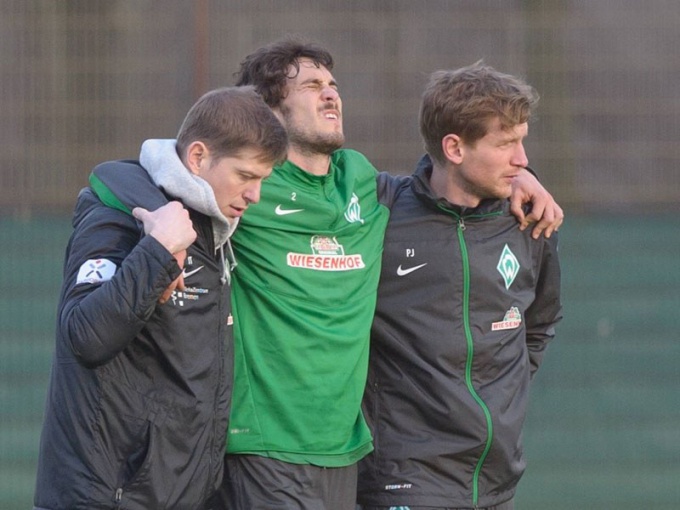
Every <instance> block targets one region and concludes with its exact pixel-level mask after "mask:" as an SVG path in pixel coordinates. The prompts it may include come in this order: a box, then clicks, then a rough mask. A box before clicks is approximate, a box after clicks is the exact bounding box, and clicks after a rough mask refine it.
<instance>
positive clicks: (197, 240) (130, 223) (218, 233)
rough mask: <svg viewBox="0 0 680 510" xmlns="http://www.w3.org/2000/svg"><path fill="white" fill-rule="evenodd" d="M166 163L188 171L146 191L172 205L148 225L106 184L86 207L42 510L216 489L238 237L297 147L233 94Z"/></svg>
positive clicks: (195, 111) (219, 94)
mask: <svg viewBox="0 0 680 510" xmlns="http://www.w3.org/2000/svg"><path fill="white" fill-rule="evenodd" d="M171 150H172V151H173V152H174V151H175V150H176V151H177V155H179V156H180V159H181V161H180V160H177V158H176V157H175V158H174V160H177V161H180V163H179V164H177V165H175V166H172V167H170V166H168V167H165V168H164V171H163V172H162V173H160V174H156V175H151V176H150V177H151V179H152V180H153V182H154V183H155V184H156V185H157V186H158V187H159V188H160V189H162V190H163V192H164V193H165V197H164V198H165V200H163V202H164V203H165V202H166V201H167V200H171V201H170V202H169V203H167V204H165V205H163V204H160V203H158V204H157V205H162V206H161V207H160V208H158V209H156V210H154V211H153V212H149V211H148V210H147V209H142V208H135V209H134V210H133V211H129V210H127V209H126V207H125V206H124V205H123V204H122V203H119V209H120V210H117V209H115V208H111V207H107V206H105V205H104V204H103V203H102V202H101V201H100V199H99V198H98V197H97V195H96V194H95V193H94V192H93V189H92V188H95V189H96V188H97V187H98V186H99V184H100V183H98V182H97V181H96V179H95V180H93V181H92V188H86V189H84V190H82V191H81V193H80V195H79V197H78V202H77V204H76V208H75V215H74V219H73V227H74V231H73V234H72V236H71V239H70V241H69V244H68V247H67V250H66V261H65V264H64V281H63V285H62V290H61V297H60V302H59V308H58V326H57V339H56V352H55V355H54V360H53V364H52V374H51V380H50V387H49V391H48V396H47V403H46V410H45V422H44V426H43V432H42V437H41V443H40V457H39V460H38V474H37V483H36V492H35V500H34V505H35V506H34V509H49V510H58V509H104V508H125V509H131V510H142V509H144V510H149V509H154V510H159V509H163V508H172V509H174V510H178V509H186V510H195V509H197V508H203V507H204V505H205V502H206V500H207V499H208V498H209V497H210V496H211V495H212V494H213V492H214V491H215V489H216V488H217V487H218V486H219V483H220V481H221V477H222V471H223V467H222V464H223V463H222V458H223V455H224V443H225V438H226V431H227V421H228V416H229V402H230V395H231V379H232V365H233V360H232V356H233V354H232V322H233V321H232V320H230V318H231V313H230V311H231V303H230V289H229V280H230V269H231V266H232V265H233V264H234V261H233V259H232V258H231V257H230V256H229V253H230V251H231V250H230V245H229V237H230V236H231V234H232V232H233V231H234V229H235V228H236V225H237V223H238V219H239V217H240V216H241V215H242V214H243V212H244V211H245V209H246V208H247V207H248V205H249V204H250V203H254V202H257V201H258V200H259V193H260V185H261V183H262V180H263V179H264V178H265V177H267V176H268V175H269V174H270V173H271V170H272V167H273V166H274V165H275V164H276V163H278V162H280V161H281V160H283V159H285V156H286V151H287V135H286V132H285V130H284V129H283V127H282V125H281V124H280V122H279V121H278V120H277V119H276V117H275V116H274V114H273V112H272V111H271V109H270V108H269V107H268V106H267V105H266V104H265V103H264V101H263V100H262V99H261V97H260V96H259V95H257V94H256V93H255V91H254V90H253V89H252V88H250V87H240V88H225V89H218V90H215V91H212V92H209V93H207V94H206V95H204V96H203V97H202V98H201V99H199V100H198V102H197V103H196V104H195V105H194V106H193V107H192V108H191V110H190V111H189V113H188V114H187V116H186V118H185V120H184V123H183V124H182V127H181V128H180V131H179V134H178V137H177V146H176V148H175V146H174V145H173V146H172V148H171ZM104 165H109V166H114V167H118V168H120V169H123V168H125V167H130V166H134V167H138V166H139V163H138V162H137V161H117V162H109V163H105V164H104ZM129 173H130V174H133V172H129ZM127 185H128V186H136V183H135V182H134V181H132V180H130V182H128V184H127ZM140 190H143V188H140ZM145 204H149V202H148V201H146V202H145ZM149 209H153V208H151V207H150V208H149ZM182 266H183V267H182ZM172 282H174V285H179V286H178V287H177V288H171V291H170V292H166V289H167V288H168V286H169V285H171V283H172Z"/></svg>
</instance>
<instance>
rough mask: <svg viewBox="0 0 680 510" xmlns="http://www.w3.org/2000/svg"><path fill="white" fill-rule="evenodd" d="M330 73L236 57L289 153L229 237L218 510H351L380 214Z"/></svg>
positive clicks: (301, 64)
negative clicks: (230, 366)
mask: <svg viewBox="0 0 680 510" xmlns="http://www.w3.org/2000/svg"><path fill="white" fill-rule="evenodd" d="M332 70H333V58H332V56H331V55H330V53H329V52H328V51H327V50H325V49H324V48H322V47H320V46H318V45H316V44H312V43H308V42H306V41H302V40H299V39H295V38H286V39H283V40H281V41H278V42H275V43H272V44H270V45H268V46H265V47H263V48H260V49H258V50H257V51H255V52H254V53H252V54H251V55H249V56H248V57H246V59H245V60H244V61H243V62H242V64H241V68H240V72H239V74H238V78H237V84H239V85H253V86H254V87H255V88H256V90H257V91H258V92H259V93H260V94H261V95H262V96H263V97H264V99H265V101H266V102H267V104H269V106H270V107H271V108H272V109H273V111H274V112H275V114H276V115H277V116H278V117H279V119H280V120H281V121H282V123H283V125H284V127H285V128H286V130H287V132H288V135H289V141H290V145H289V152H288V161H286V162H285V163H284V164H283V165H281V166H279V167H276V168H275V169H274V171H273V172H272V175H271V177H270V178H269V179H267V180H266V181H265V182H264V183H263V186H262V193H261V199H260V203H259V204H256V205H251V206H250V207H249V208H248V213H247V214H246V215H244V216H243V217H242V218H241V222H240V224H239V228H238V230H237V231H236V232H235V234H234V236H233V238H232V244H233V247H234V252H235V256H236V259H237V261H238V268H237V269H236V271H234V275H233V280H232V289H233V319H234V337H235V338H234V341H235V345H234V353H235V366H234V374H235V376H234V377H235V378H234V390H233V400H232V413H231V417H230V424H229V437H228V441H227V455H226V457H225V459H226V472H225V478H224V483H223V490H222V493H221V495H220V498H219V501H217V502H215V506H214V507H215V508H229V509H234V508H237V509H245V510H254V509H271V508H286V509H291V508H292V509H304V510H309V509H318V510H353V509H354V507H355V498H356V484H357V480H356V476H357V468H356V464H357V461H358V460H359V459H361V458H362V457H364V456H365V455H366V454H367V453H368V452H370V451H371V450H372V448H373V446H372V440H371V435H370V432H369V429H368V427H367V425H366V422H365V420H364V417H363V414H362V412H361V400H362V396H363V392H364V386H365V383H366V374H367V366H368V347H369V333H370V328H371V323H372V320H373V311H374V309H375V304H376V290H377V284H378V279H379V275H380V264H381V255H382V241H383V236H384V232H385V228H386V224H387V219H388V215H389V210H388V208H387V207H386V206H385V205H383V204H381V203H380V199H379V197H380V196H381V195H382V194H383V193H382V191H383V190H381V189H379V186H378V180H377V175H378V173H377V171H376V169H375V168H374V167H373V166H372V165H371V163H370V162H369V161H368V160H367V159H366V158H365V157H364V156H363V155H361V154H359V153H357V152H355V151H352V150H347V149H341V147H342V145H343V143H344V134H343V128H342V100H341V98H340V95H339V93H338V85H337V82H336V80H335V78H334V77H333V75H332V73H331V71H332ZM140 159H141V160H142V162H143V164H144V165H145V166H148V167H150V168H157V167H158V166H159V165H163V164H164V162H163V161H160V160H155V159H154V158H153V156H152V155H150V154H145V153H144V151H143V152H142V154H141V157H140ZM165 164H167V163H165ZM100 177H103V176H100ZM111 179H112V176H107V178H106V180H107V182H111ZM380 182H381V183H382V184H381V186H382V185H386V186H391V185H392V180H391V179H389V178H386V179H381V180H380ZM516 184H517V185H516V186H515V189H514V191H513V197H514V200H515V202H516V204H517V206H516V209H518V210H519V209H520V204H521V202H527V201H528V200H531V201H532V202H533V203H534V209H533V214H535V215H537V219H540V220H541V221H539V223H538V225H537V228H536V229H535V230H534V235H539V233H540V232H541V231H542V230H544V229H545V232H546V233H548V234H549V233H550V232H552V231H553V230H554V229H555V228H557V227H558V226H559V225H560V223H561V221H562V211H561V209H560V208H559V206H557V204H555V202H554V201H553V200H552V197H550V194H549V193H547V191H545V190H544V189H543V188H542V186H541V185H540V184H539V183H538V182H537V181H536V179H535V178H534V177H533V176H531V174H529V173H528V172H527V171H523V174H522V176H521V177H519V178H518V179H516ZM519 219H520V221H521V222H525V221H526V222H530V221H531V220H532V218H531V217H524V215H523V214H521V213H520V218H519Z"/></svg>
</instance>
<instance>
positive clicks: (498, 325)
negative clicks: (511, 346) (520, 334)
mask: <svg viewBox="0 0 680 510" xmlns="http://www.w3.org/2000/svg"><path fill="white" fill-rule="evenodd" d="M521 325H522V314H521V313H520V312H519V308H517V307H516V306H513V307H512V308H510V310H508V311H507V312H505V316H504V317H503V320H502V321H500V322H493V323H491V331H502V330H504V329H517V328H519V327H520V326H521Z"/></svg>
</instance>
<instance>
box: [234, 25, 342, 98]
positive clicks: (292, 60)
mask: <svg viewBox="0 0 680 510" xmlns="http://www.w3.org/2000/svg"><path fill="white" fill-rule="evenodd" d="M303 58H307V59H309V60H311V61H312V62H314V64H316V65H317V66H318V67H321V66H323V67H325V68H326V69H328V70H329V71H330V70H332V69H333V57H332V55H331V54H330V52H329V51H328V50H326V49H325V48H324V47H322V46H320V45H318V44H316V43H314V42H312V41H309V40H307V39H305V38H303V37H301V36H298V35H290V36H287V37H285V38H284V39H281V40H280V41H276V42H273V43H271V44H268V45H266V46H263V47H262V48H260V49H258V50H256V51H254V52H253V53H251V54H250V55H248V56H247V57H246V58H245V59H244V60H243V62H241V66H240V68H239V71H238V72H237V73H236V74H235V76H236V85H239V86H240V85H252V86H254V87H255V90H256V91H257V93H258V94H260V95H261V96H262V98H263V99H264V101H265V102H266V103H267V104H268V105H269V106H270V107H272V108H275V107H277V106H279V104H280V103H281V101H282V100H283V99H284V98H285V97H286V85H287V80H288V79H289V78H291V77H295V75H293V76H290V74H289V68H290V66H293V68H294V69H296V73H297V72H299V71H300V64H299V61H300V59H303Z"/></svg>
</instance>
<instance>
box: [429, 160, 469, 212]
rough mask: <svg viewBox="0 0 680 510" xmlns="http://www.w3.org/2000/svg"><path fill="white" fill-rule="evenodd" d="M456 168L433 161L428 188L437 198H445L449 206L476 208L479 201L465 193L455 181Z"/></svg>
mask: <svg viewBox="0 0 680 510" xmlns="http://www.w3.org/2000/svg"><path fill="white" fill-rule="evenodd" d="M457 175H458V173H457V171H456V168H455V167H453V166H450V165H447V166H442V165H439V164H438V163H435V162H434V161H433V165H432V176H431V177H430V187H431V188H432V191H433V192H434V194H435V196H436V197H437V198H445V199H446V200H447V201H448V202H450V203H451V204H455V205H459V206H463V207H477V206H478V205H479V202H481V200H480V199H479V198H478V197H476V196H474V195H471V194H470V193H467V192H466V191H465V188H464V187H462V186H461V185H460V183H459V182H458V180H457V179H456V177H457Z"/></svg>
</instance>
